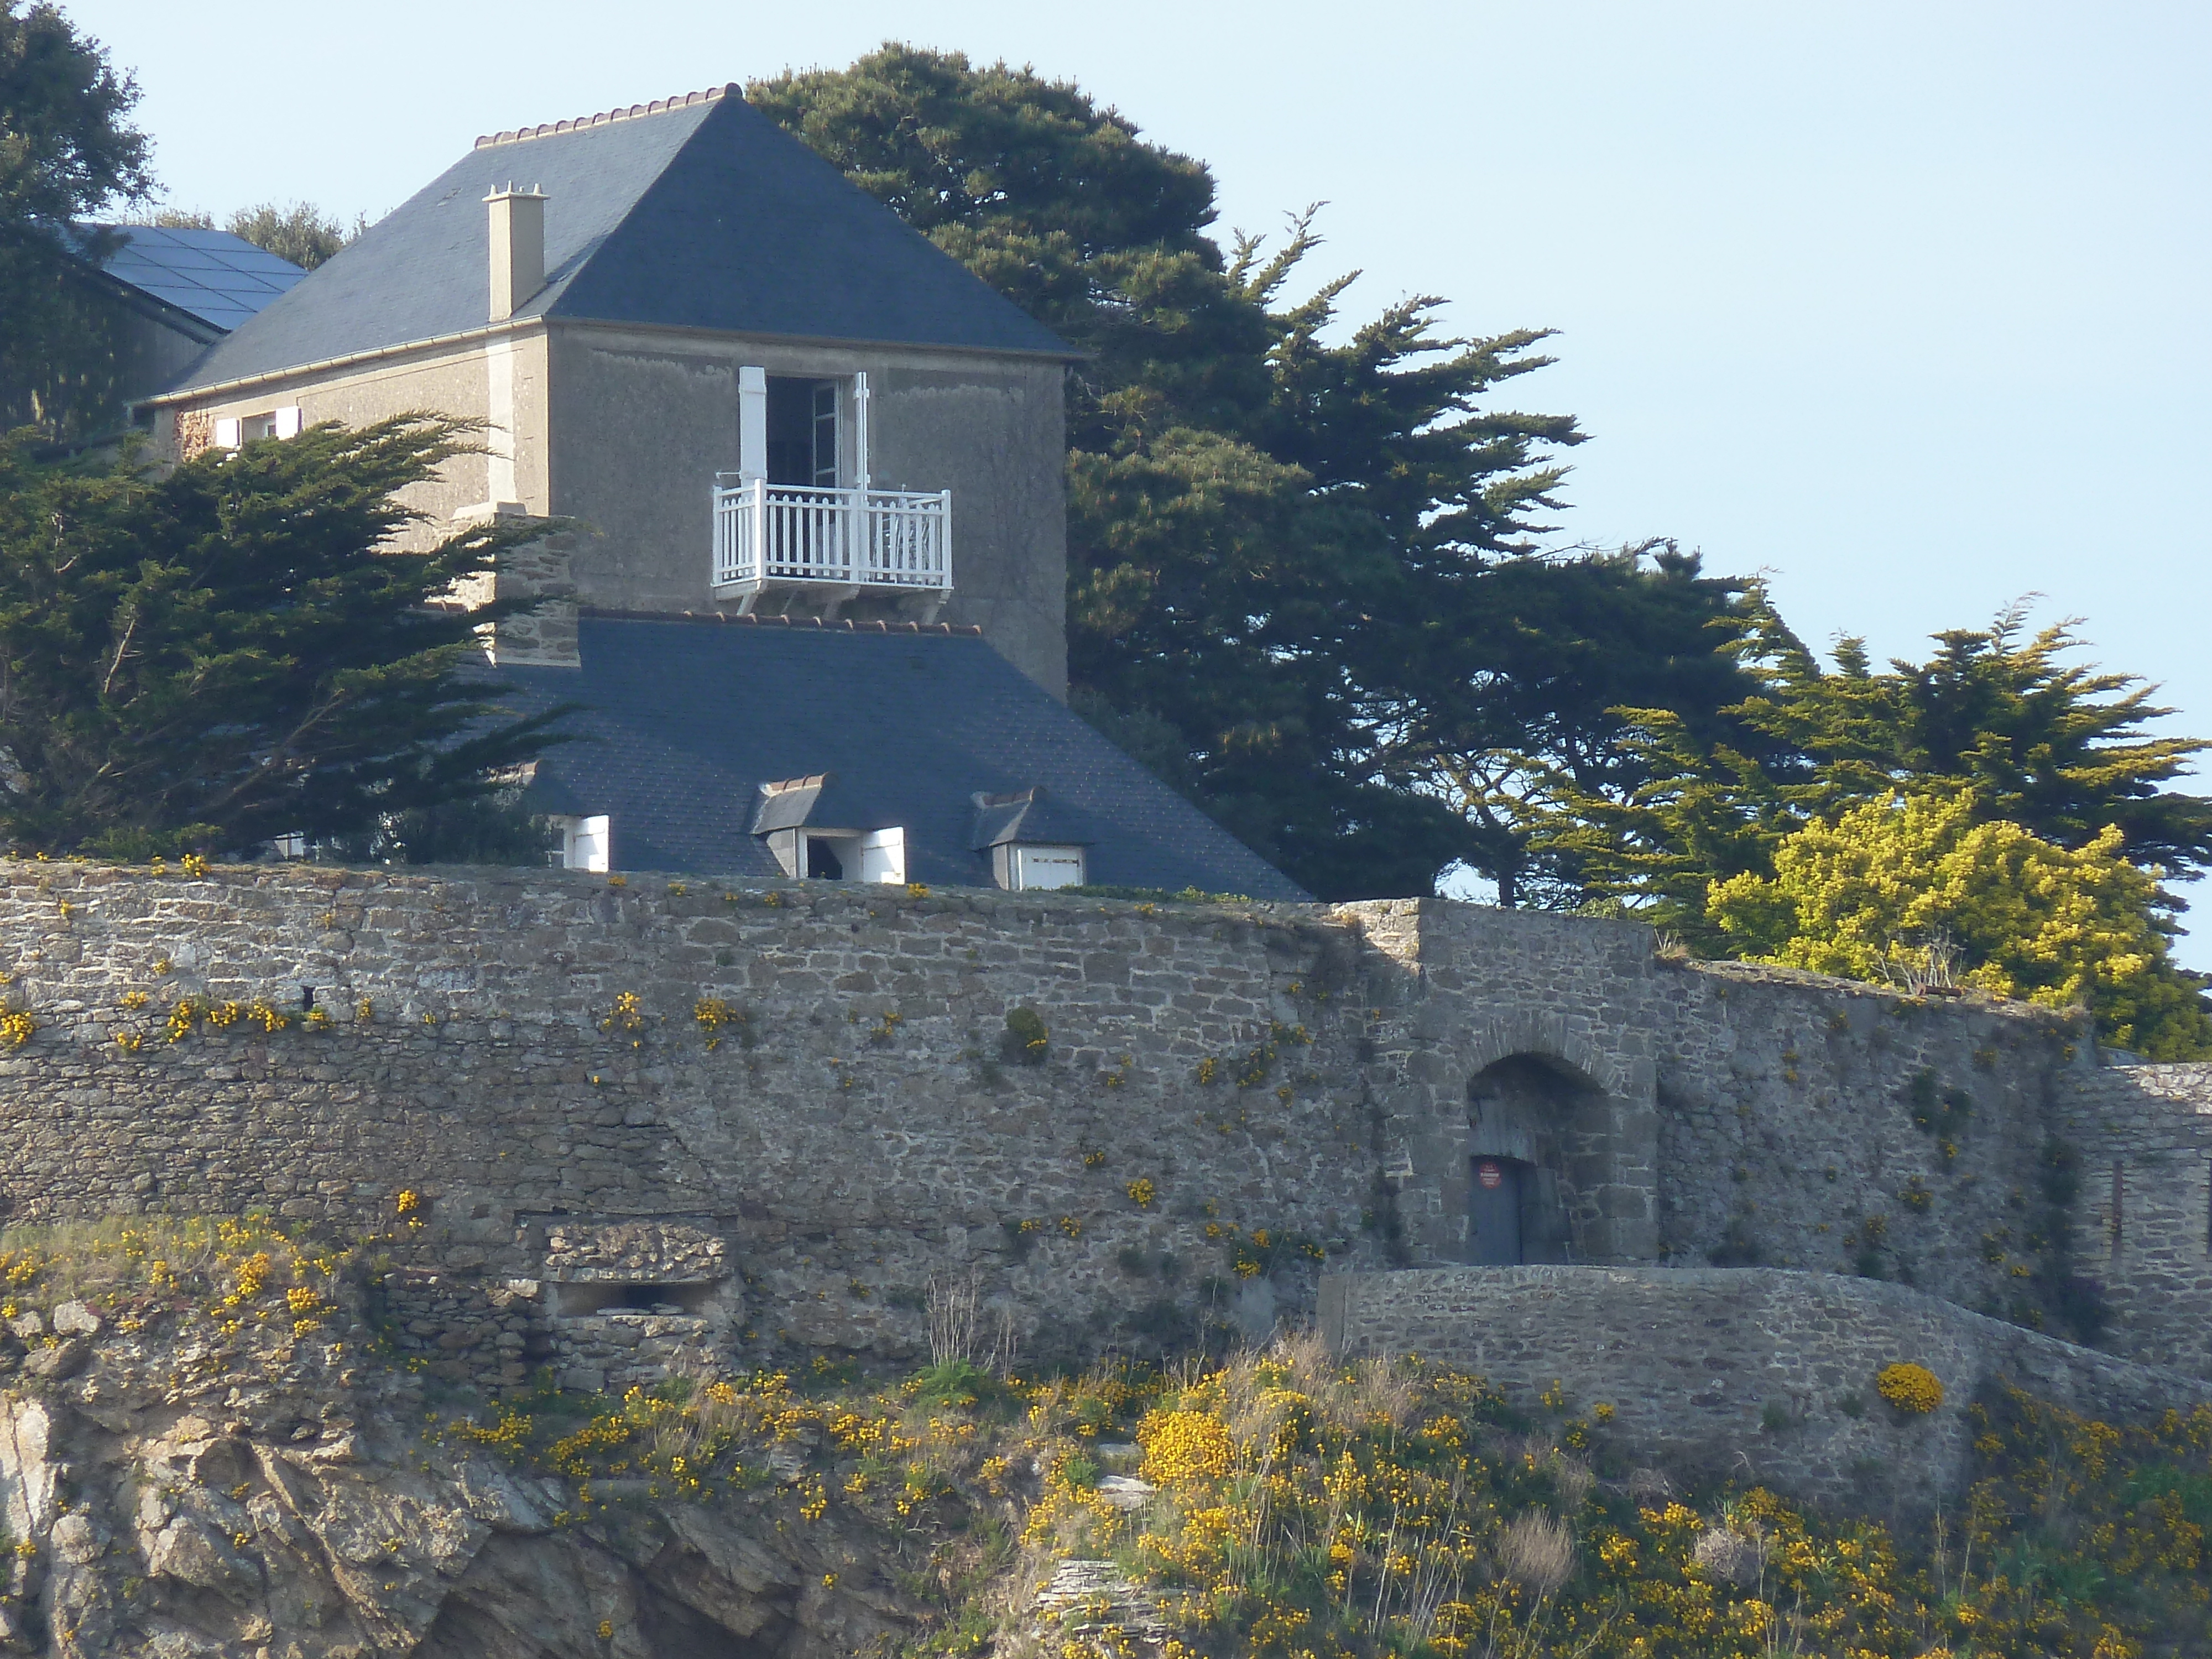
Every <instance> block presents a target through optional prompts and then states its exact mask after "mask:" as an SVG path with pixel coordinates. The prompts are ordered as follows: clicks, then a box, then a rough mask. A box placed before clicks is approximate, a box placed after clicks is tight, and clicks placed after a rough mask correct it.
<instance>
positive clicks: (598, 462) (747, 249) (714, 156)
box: [148, 87, 1073, 696]
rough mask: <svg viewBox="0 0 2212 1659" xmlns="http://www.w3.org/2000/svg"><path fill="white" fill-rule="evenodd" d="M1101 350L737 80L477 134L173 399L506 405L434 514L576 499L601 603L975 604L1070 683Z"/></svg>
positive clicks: (374, 413)
mask: <svg viewBox="0 0 2212 1659" xmlns="http://www.w3.org/2000/svg"><path fill="white" fill-rule="evenodd" d="M1072 355H1073V354H1072V353H1071V352H1070V351H1069V349H1068V348H1067V347H1066V345H1065V344H1064V343H1062V342H1060V340H1059V339H1058V338H1057V337H1055V336H1054V335H1053V334H1052V332H1051V331H1049V330H1048V329H1046V328H1044V327H1043V326H1042V325H1040V324H1038V323H1036V322H1035V321H1034V320H1033V319H1030V318H1029V317H1028V316H1027V315H1025V314H1024V313H1023V312H1021V311H1020V310H1019V309H1018V307H1014V306H1012V305H1011V304H1009V303H1008V302H1007V301H1005V300H1003V299H1002V298H1000V296H999V295H996V294H994V292H992V291H991V290H990V289H987V288H986V287H985V286H984V285H983V284H982V283H980V282H978V281H977V280H976V279H975V277H974V276H971V275H969V272H968V271H967V270H965V269H964V268H963V267H962V266H961V265H959V264H957V262H955V261H953V260H952V259H951V258H947V257H945V255H944V254H942V253H940V252H938V250H937V249H936V248H935V247H933V246H932V245H931V244H930V243H929V242H928V241H927V240H925V239H924V238H922V237H921V236H920V235H918V234H915V232H914V231H912V230H911V229H909V228H908V227H907V226H906V225H905V224H903V223H902V222H901V221H900V220H899V219H898V218H897V217H896V216H895V215H893V214H891V213H890V211H888V210H885V209H884V208H883V207H882V206H880V205H879V204H877V203H876V202H874V201H873V200H872V199H870V198H869V197H866V195H865V194H863V193H862V192H861V191H859V190H857V189H855V188H854V186H853V185H850V184H848V182H847V181H846V180H845V179H843V177H842V175H840V174H839V173H837V172H836V169H835V168H833V167H830V166H829V164H828V163H827V162H824V161H822V160H821V159H820V158H819V157H817V156H816V155H814V154H813V153H812V152H811V151H810V150H808V149H806V148H805V146H804V145H802V144H800V143H798V142H797V141H796V140H794V139H793V138H791V137H788V136H787V134H785V133H784V132H783V131H781V129H780V128H778V127H777V126H776V125H775V123H773V122H772V121H770V120H769V118H767V117H765V116H763V115H762V114H760V113H758V112H756V111H754V110H753V109H751V108H750V107H749V106H747V105H746V104H745V102H744V99H743V98H742V97H741V96H740V95H739V94H738V90H737V88H735V87H727V88H717V89H715V90H713V91H710V92H707V93H696V94H690V96H689V97H687V98H683V99H671V100H666V101H665V102H661V103H655V104H653V105H649V106H634V107H632V108H630V109H625V110H617V111H613V112H605V113H602V114H600V115H597V116H592V117H589V118H585V119H582V120H578V121H563V122H560V123H556V124H554V125H550V126H544V127H536V128H529V129H524V130H521V131H515V132H503V133H500V134H497V135H495V136H492V137H485V138H481V139H479V140H478V141H477V145H476V147H475V148H474V149H472V150H471V152H470V153H469V154H468V155H465V156H464V157H463V158H462V159H461V160H460V161H457V162H456V163H455V164H454V165H453V167H449V168H448V169H447V171H446V172H445V173H443V174H441V176H440V177H439V178H438V179H435V180H434V181H432V182H431V183H430V184H429V185H428V186H426V187H425V188H424V189H423V190H422V191H419V192H418V193H417V194H416V196H414V197H412V198H410V200H409V201H408V202H407V203H405V204H404V205H403V206H401V207H400V208H398V210H395V211H394V212H393V213H392V214H391V215H390V216H387V217H386V219H384V220H383V221H382V222H380V223H378V224H377V225H375V226H374V227H372V228H370V229H369V230H368V232H366V233H365V234H363V235H362V237H361V238H360V239H359V240H357V241H356V242H355V243H354V244H352V245H351V246H349V247H347V248H346V249H345V250H344V252H342V253H340V254H339V255H338V256H337V258H333V259H332V260H331V262H330V263H329V264H325V265H324V266H322V267H321V268H319V270H316V271H315V272H314V273H313V276H311V277H310V278H309V279H308V280H307V281H306V282H303V283H301V284H300V285H299V287H298V289H296V290H295V291H294V292H293V293H290V294H288V295H285V296H283V299H282V300H280V301H277V302H276V303H274V304H272V305H270V307H267V309H266V310H265V311H264V312H263V313H261V314H260V315H258V316H257V317H255V318H253V319H252V320H251V321H250V322H249V323H248V324H246V325H244V326H242V327H240V329H238V330H237V331H236V332H235V333H234V334H233V335H231V336H229V337H227V338H225V339H223V340H222V342H220V343H218V344H217V345H216V347H215V348H214V349H211V350H210V351H209V352H208V353H207V355H206V356H204V357H203V358H202V359H201V360H200V361H199V362H197V364H195V365H194V366H193V368H191V371H190V372H189V373H188V374H185V376H184V377H183V378H182V380H180V381H179V383H178V384H177V385H176V386H174V387H173V389H172V390H170V391H168V392H166V393H164V394H162V395H161V396H159V397H157V398H152V399H150V400H149V405H148V406H149V409H150V410H151V411H152V413H153V416H154V424H155V433H156V437H157V441H158V442H159V443H161V445H162V446H164V447H165V448H166V449H167V452H168V453H173V454H175V455H178V456H189V455H191V454H194V453H197V452H198V451H199V450H200V449H202V448H204V447H207V446H208V445H210V444H218V443H221V444H229V443H235V442H237V441H240V440H241V439H243V438H249V437H252V436H254V435H279V436H281V435H283V434H284V433H285V432H287V431H290V430H297V429H298V428H300V427H301V426H302V425H307V424H313V423H314V422H320V421H325V420H337V421H342V422H347V423H349V424H358V423H361V422H368V421H372V420H376V419H380V418H382V417H384V416H389V415H393V414H398V413H401V412H404V411H407V410H441V411H443V412H446V413H447V414H451V415H456V416H463V417H465V418H469V419H472V420H477V421H481V422H483V423H484V431H485V440H484V441H485V446H486V449H487V451H488V453H485V454H483V455H481V456H477V457H471V458H465V459H461V460H459V461H457V462H455V463H454V464H453V465H452V466H450V467H449V468H448V470H447V473H446V475H445V477H444V479H443V480H442V482H441V483H440V484H439V485H438V486H437V487H435V489H429V490H428V491H426V492H425V495H424V497H423V499H422V502H421V504H422V506H424V507H427V508H428V509H429V510H430V511H431V512H433V513H435V514H437V515H439V516H440V517H442V518H447V519H451V518H453V517H455V516H458V515H459V514H462V513H469V512H472V511H486V510H494V509H498V508H501V507H504V508H506V510H509V511H520V512H524V513H530V514H532V515H538V516H546V517H559V518H564V519H573V520H577V521H579V522H580V524H581V525H582V526H584V527H585V529H586V531H587V532H590V533H589V534H588V535H587V536H586V537H585V538H581V539H580V542H579V544H578V545H577V546H576V548H575V549H574V552H573V555H572V557H571V560H570V564H569V574H570V580H572V581H573V583H574V589H575V592H576V597H577V598H578V599H579V600H580V602H581V603H582V604H584V605H587V606H596V607H601V608H605V609H611V610H624V611H651V612H655V613H670V612H684V611H690V612H695V613H699V612H717V611H719V612H726V613H730V614H746V613H757V614H764V615H774V614H789V615H798V616H808V617H829V618H837V619H844V618H854V619H860V620H873V619H884V620H912V621H921V622H936V621H943V622H948V623H955V624H975V625H980V626H981V628H982V629H984V632H985V635H986V636H987V638H988V639H989V640H990V641H991V642H992V644H993V646H994V648H995V649H997V650H998V651H1000V653H1002V654H1004V655H1005V656H1006V658H1007V659H1009V660H1010V661H1012V662H1013V663H1014V664H1015V665H1017V666H1018V667H1019V668H1020V669H1021V670H1022V671H1024V673H1026V674H1027V675H1029V676H1030V678H1032V679H1033V680H1035V681H1036V683H1037V684H1039V685H1041V686H1042V687H1044V688H1045V689H1046V690H1048V691H1050V692H1052V693H1053V694H1054V695H1055V696H1064V695H1065V693H1066V642H1065V634H1064V624H1065V587H1066V528H1065V510H1064V501H1063V490H1062V484H1061V465H1062V459H1061V458H1062V454H1063V448H1064V445H1063V436H1064V434H1063V424H1064V422H1063V414H1062V393H1061V385H1062V380H1063V377H1064V371H1065V366H1066V362H1067V361H1068V360H1069V358H1070V357H1071V356H1072Z"/></svg>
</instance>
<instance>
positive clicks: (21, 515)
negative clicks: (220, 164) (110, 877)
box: [0, 417, 558, 856]
mask: <svg viewBox="0 0 2212 1659" xmlns="http://www.w3.org/2000/svg"><path fill="white" fill-rule="evenodd" d="M469 441H470V435H469V434H468V432H467V431H466V430H465V428H460V427H459V426H457V425H456V424H455V423H453V422H449V421H445V420H441V419H435V418H427V417H424V418H407V417H401V418H396V419H392V420H386V421H382V422H377V423H375V424H373V425H370V426H367V427H363V428H359V429H357V430H350V431H349V430H347V429H344V428H340V427H337V426H335V425H322V426H317V427H313V428H309V429H308V430H307V432H305V433H303V434H301V435H300V436H298V437H297V438H295V439H292V440H290V441H284V442H278V441H273V440H268V441H261V442H257V443H250V444H247V445H246V447H244V448H242V449H240V450H239V451H237V452H236V453H224V452H220V451H215V452H210V453H207V454H205V455H203V456H201V457H200V458H198V459H195V460H191V461H188V462H185V464H183V465H180V466H179V467H177V468H175V469H174V470H173V471H170V472H168V473H167V475H166V476H161V477H156V476H153V475H151V474H149V472H147V471H143V469H142V468H141V467H140V466H139V465H138V464H137V462H136V460H135V459H133V458H131V457H129V456H125V457H122V458H119V459H106V460H91V461H81V462H75V463H70V464H63V465H52V464H41V463H40V462H38V461H36V460H34V459H33V457H32V455H31V453H30V451H29V449H28V447H27V445H26V443H25V442H23V441H21V440H20V439H19V440H17V441H13V442H10V443H8V444H6V445H4V446H0V840H4V841H5V842H8V843H9V844H11V845H12V846H14V847H15V848H21V849H23V850H27V851H46V852H60V851H76V850H84V851H91V852H104V853H107V854H114V855H118V856H121V855H130V856H145V855H147V854H150V853H158V852H167V851H173V850H179V849H182V848H188V847H193V846H211V847H216V848H244V847H248V846H252V845H253V844H255V843H258V842H264V841H266V840H268V839H270V838H271V837H273V836H279V835H285V834H290V833H295V832H298V833H304V834H306V835H307V836H310V837H326V836H337V835H342V834H345V833H348V832H357V831H360V830H362V829H366V828H368V827H369V826H371V825H373V824H374V823H379V822H380V821H381V820H383V819H385V818H386V817H389V816H390V815H392V814H396V813H404V812H406V811H410V809H416V808H424V807H429V806H434V805H438V804H440V803H441V802H447V801H454V800H465V799H471V798H475V797H479V796H481V795H483V794H484V793H486V792H487V791H489V790H490V789H492V788H493V787H495V781H494V780H493V779H492V778H491V776H490V774H492V773H493V772H494V771H495V769H500V768H504V767H511V766H513V764H515V763H518V762H520V761H522V760H524V759H526V758H527V757H530V756H531V755H532V754H534V753H536V752H537V751H538V750H539V749H540V748H541V747H542V746H544V744H545V743H546V742H548V741H549V740H550V739H549V738H548V736H547V732H546V727H547V726H548V724H549V722H550V720H552V719H553V718H555V717H556V714H555V713H549V714H540V715H537V716H533V717H532V718H530V719H526V720H508V719H502V718H501V715H500V714H499V711H498V710H497V708H496V707H495V704H494V702H493V701H492V699H491V697H490V696H489V692H488V688H487V687H486V685H485V684H483V681H482V680H480V679H477V678H472V677H471V675H470V674H469V673H468V671H467V670H468V667H469V665H470V664H471V659H473V658H474V654H475V646H476V637H475V629H476V628H477V625H478V624H480V623H483V622H485V621H488V620H491V619H493V618H495V617H497V616H500V615H503V614H506V613H507V611H511V610H512V609H513V606H512V605H495V606H491V607H488V608H485V609H480V610H477V611H471V612H464V611H459V610H458V609H454V608H452V607H450V606H444V605H439V604H437V603H435V601H438V600H439V599H441V597H442V596H443V595H445V594H446V593H447V592H448V590H450V589H451V588H452V587H453V584H454V583H455V582H457V581H459V580H462V579H464V578H466V577H468V576H470V575H472V574H477V573H478V572H480V571H482V570H483V569H484V568H486V567H487V565H488V563H489V559H490V557H491V556H492V555H493V554H494V553H495V552H496V551H497V550H499V549H500V548H501V547H502V546H506V545H507V544H510V543H511V542H513V540H515V539H516V538H519V537H520V536H521V535H524V534H526V533H535V532H533V531H530V530H528V529H527V528H522V529H517V528H501V527H499V526H494V525H489V524H486V525H480V526H471V527H464V528H462V529H460V530H459V531H457V532H454V533H453V534H451V535H449V536H447V537H446V538H444V539H443V540H441V541H440V542H439V543H438V544H436V545H435V546H434V547H432V548H430V549H429V550H427V551H420V552H402V551H395V550H393V546H392V538H393V537H394V536H395V534H397V533H398V532H402V531H404V530H406V529H408V528H409V527H410V526H414V525H416V523H417V522H418V521H419V520H420V519H421V515H420V514H419V513H416V512H415V511H414V510H412V509H410V508H408V507H403V506H402V505H400V504H399V502H398V500H397V498H396V497H397V492H398V491H400V490H402V489H405V488H406V487H407V486H408V485H410V484H413V483H419V482H421V481H422V480H423V479H425V478H428V477H430V476H431V475H432V473H433V472H434V471H435V468H436V467H437V466H438V465H439V464H440V463H441V462H442V461H444V460H446V459H449V458H451V457H452V456H453V455H455V454H457V453H460V452H461V450H462V449H463V448H465V447H466V446H467V445H468V443H469ZM557 712H558V711H556V713H557Z"/></svg>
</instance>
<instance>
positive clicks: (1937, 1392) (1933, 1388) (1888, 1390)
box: [1874, 1364, 1943, 1412]
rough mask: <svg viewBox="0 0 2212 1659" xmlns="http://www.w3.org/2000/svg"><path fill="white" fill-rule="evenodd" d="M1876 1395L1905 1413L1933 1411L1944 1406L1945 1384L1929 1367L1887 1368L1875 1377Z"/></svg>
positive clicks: (1897, 1365)
mask: <svg viewBox="0 0 2212 1659" xmlns="http://www.w3.org/2000/svg"><path fill="white" fill-rule="evenodd" d="M1874 1386H1875V1393H1877V1394H1879V1395H1881V1397H1882V1398H1883V1399H1884V1400H1887V1401H1889V1403H1890V1404H1891V1405H1893V1406H1894V1407H1897V1408H1898V1410H1899V1411H1901V1412H1932V1411H1934V1410H1935V1409H1936V1407H1938V1406H1940V1405H1942V1403H1943V1383H1942V1379H1940V1378H1939V1377H1937V1376H1936V1373H1935V1372H1933V1371H1931V1370H1929V1369H1928V1368H1927V1367H1926V1366H1925V1365H1914V1364H1896V1365H1884V1366H1883V1367H1882V1368H1881V1370H1879V1371H1877V1372H1876V1373H1875V1379H1874Z"/></svg>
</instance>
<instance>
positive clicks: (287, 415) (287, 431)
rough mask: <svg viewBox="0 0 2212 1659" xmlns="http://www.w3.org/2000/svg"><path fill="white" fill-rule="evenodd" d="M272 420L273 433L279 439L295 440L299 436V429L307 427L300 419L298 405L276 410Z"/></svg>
mask: <svg viewBox="0 0 2212 1659" xmlns="http://www.w3.org/2000/svg"><path fill="white" fill-rule="evenodd" d="M274 418H275V420H276V428H275V433H276V436H277V437H279V438H296V437H298V436H299V435H300V433H301V429H302V428H304V427H305V426H306V425H307V422H305V421H304V420H303V419H301V414H300V405H299V404H292V405H291V406H290V407H289V408H287V409H280V410H277V411H276V416H275V417H274Z"/></svg>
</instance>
